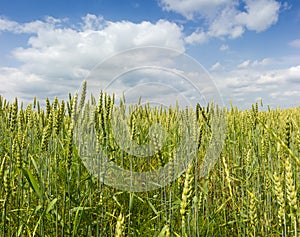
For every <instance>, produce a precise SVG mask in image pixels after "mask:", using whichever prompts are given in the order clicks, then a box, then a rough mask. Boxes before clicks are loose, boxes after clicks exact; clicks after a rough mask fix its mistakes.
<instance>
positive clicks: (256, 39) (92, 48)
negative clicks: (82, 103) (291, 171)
mask: <svg viewBox="0 0 300 237" xmlns="http://www.w3.org/2000/svg"><path fill="white" fill-rule="evenodd" d="M299 26H300V2H299V1H291V0H290V1H276V0H213V1H212V0H185V1H181V0H153V1H152V0H147V1H142V0H122V1H114V0H85V1H83V0H81V1H80V0H68V1H66V0H65V1H62V0H51V1H37V0H26V1H24V0H18V1H15V0H1V1H0V42H1V44H0V85H1V86H0V94H2V95H4V96H5V97H6V98H7V99H9V100H12V99H13V98H14V97H15V96H18V97H19V98H21V99H22V100H24V101H30V100H32V98H33V96H37V97H38V98H39V99H41V100H44V99H45V97H47V96H48V97H50V98H51V99H53V97H54V96H56V95H57V96H58V97H59V98H62V99H63V98H66V97H67V94H68V92H72V91H74V90H75V89H76V88H78V87H80V84H81V81H82V80H84V79H86V78H87V79H89V78H88V75H89V74H90V72H91V70H92V69H93V68H94V66H95V65H97V64H98V63H99V62H101V61H103V60H104V59H107V58H109V57H110V56H112V55H115V54H117V53H119V52H122V51H124V50H128V49H131V48H135V47H143V46H159V47H167V48H170V49H174V50H177V51H178V50H179V51H180V52H184V53H186V54H187V55H189V56H191V57H193V58H195V59H196V60H197V61H198V62H199V63H201V64H202V65H203V66H204V68H205V69H206V70H207V72H208V73H209V74H210V75H211V78H212V79H213V81H214V82H215V85H216V87H217V90H218V92H219V94H220V96H222V98H223V101H224V103H225V105H228V104H229V103H230V102H232V103H233V104H234V105H237V106H239V107H240V108H249V106H250V105H251V104H252V103H255V102H256V101H257V100H259V99H263V102H264V104H269V105H271V106H272V107H277V106H280V107H283V108H286V107H293V106H300V93H299V92H300V27H299ZM145 58H148V57H147V55H145ZM148 59H149V58H148ZM156 60H159V57H158V55H156ZM162 64H163V62H162ZM173 69H174V70H175V69H176V68H174V66H173ZM147 73H148V72H147ZM155 75H157V72H155ZM136 76H137V74H136V75H132V78H133V79H132V80H133V81H135V82H137V81H136V80H135V79H134V77H136ZM139 76H140V74H139ZM149 78H151V77H149ZM172 78H173V77H172ZM90 79H91V78H90ZM120 80H121V79H120ZM172 80H174V86H175V85H177V86H178V85H180V83H176V82H175V80H176V79H174V78H173V79H172ZM172 80H170V79H166V80H165V82H164V81H163V79H161V81H159V83H160V85H162V84H163V83H165V84H168V86H169V85H172ZM193 80H195V82H196V81H197V80H198V79H197V78H196V77H195V78H193ZM200 81H201V80H200ZM88 82H89V81H88ZM177 82H178V81H177ZM197 82H198V81H197ZM197 82H196V83H197ZM117 85H119V86H120V88H115V89H116V90H127V89H128V88H126V85H125V84H122V83H117ZM131 86H132V84H131ZM136 86H137V85H136ZM137 88H139V92H140V93H135V94H140V96H143V95H147V94H154V93H153V91H152V92H150V91H142V90H141V87H137ZM130 89H132V88H130ZM152 89H153V88H152ZM181 89H182V88H181ZM181 89H178V88H177V89H176V90H177V91H182V90H181ZM157 91H159V90H157ZM161 93H162V92H161ZM164 93H165V94H167V95H169V98H173V97H171V92H170V94H168V93H166V91H164ZM172 93H174V91H173V92H172ZM158 94H159V92H157V93H156V96H157V97H159V98H160V100H162V102H164V101H163V100H164V96H163V94H159V95H158ZM165 98H166V96H165ZM174 98H178V97H174Z"/></svg>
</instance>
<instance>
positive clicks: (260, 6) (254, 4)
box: [236, 0, 280, 32]
mask: <svg viewBox="0 0 300 237" xmlns="http://www.w3.org/2000/svg"><path fill="white" fill-rule="evenodd" d="M245 2H246V6H245V9H246V12H240V13H239V14H238V15H237V16H236V20H237V22H238V23H241V24H242V25H244V26H246V27H247V28H248V29H249V30H255V31H257V32H259V31H264V30H266V29H268V28H269V27H270V26H271V25H273V24H275V23H276V22H277V20H278V14H279V9H280V3H279V2H276V1H274V0H246V1H245Z"/></svg>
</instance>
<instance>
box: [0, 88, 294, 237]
mask: <svg viewBox="0 0 300 237" xmlns="http://www.w3.org/2000/svg"><path fill="white" fill-rule="evenodd" d="M114 100H115V99H114V96H113V95H108V94H106V93H105V92H101V93H100V95H99V98H98V99H97V101H94V103H95V104H96V110H95V111H94V114H95V118H94V119H95V131H96V133H97V144H99V146H100V147H101V148H102V149H105V151H106V152H107V153H108V154H109V158H110V159H114V162H115V163H116V164H117V165H118V166H120V167H123V168H124V169H131V170H135V171H146V170H155V169H157V168H158V167H160V166H163V165H165V164H166V163H168V162H170V161H171V160H172V159H174V157H175V156H176V152H174V147H175V146H176V144H177V143H178V139H180V138H178V137H180V135H179V134H180V127H181V124H180V119H179V118H180V117H182V116H185V114H189V116H194V117H195V118H196V120H195V121H196V123H195V124H193V125H192V126H196V127H197V129H198V130H199V131H200V132H199V134H197V136H196V137H192V138H191V139H194V141H196V142H197V158H196V159H194V160H193V161H192V162H190V163H189V164H188V167H187V169H186V171H185V172H184V173H183V174H182V175H181V176H180V177H178V178H176V179H175V181H174V182H172V183H170V184H168V185H166V186H164V187H162V188H160V189H156V190H150V191H144V192H131V191H123V190H121V189H116V188H114V187H111V186H109V185H105V184H103V182H101V181H100V180H99V179H98V178H97V177H95V176H93V175H92V174H91V173H90V172H89V170H88V169H87V168H86V166H85V165H84V164H83V163H82V160H81V157H80V154H79V150H78V146H77V144H76V143H75V142H74V127H75V126H74V117H75V116H76V111H78V110H80V109H81V110H84V108H86V107H85V103H86V102H85V101H86V100H85V92H83V93H82V94H81V96H79V95H77V94H75V95H69V99H68V100H66V101H64V100H59V99H58V98H51V100H50V99H46V101H45V108H44V107H42V106H41V105H40V103H41V102H39V101H37V100H36V99H33V101H32V103H30V104H28V105H26V106H24V105H23V103H22V102H21V101H18V99H17V98H16V99H15V101H14V102H13V103H9V102H8V101H7V100H5V98H3V97H1V96H0V135H1V139H0V209H1V213H0V236H151V237H152V236H159V237H163V236H192V237H193V236H298V235H300V226H299V224H300V203H299V199H300V185H299V181H300V107H298V108H291V109H285V110H282V109H271V108H268V107H265V106H264V105H262V104H260V103H256V104H254V105H253V106H252V108H251V109H249V110H239V109H238V108H236V107H234V106H231V108H229V109H224V112H225V115H226V135H225V140H224V145H223V147H222V150H221V153H220V155H219V157H218V160H217V162H216V164H215V165H214V167H213V168H212V169H211V170H210V171H209V173H208V174H207V175H206V176H200V175H199V173H200V170H201V168H202V161H203V157H204V156H205V152H206V150H207V148H208V145H209V143H210V138H211V135H212V134H211V129H210V127H211V119H210V118H211V113H212V109H211V107H210V106H205V107H204V106H203V107H202V106H200V105H197V106H196V107H195V108H186V109H180V108H178V107H169V108H167V109H166V108H162V107H155V108H150V107H149V106H147V105H143V106H142V105H139V104H136V105H131V107H130V108H131V109H130V108H129V115H130V116H129V117H128V120H127V121H126V122H127V124H128V127H129V130H130V131H129V136H130V139H132V140H135V141H136V142H137V143H138V144H147V143H149V138H148V137H147V134H148V129H149V124H152V123H154V122H158V123H159V124H161V125H162V126H163V127H165V128H166V129H167V131H168V137H167V140H166V142H165V144H164V146H162V147H159V146H158V145H157V143H154V150H155V153H154V154H153V155H151V156H149V157H148V158H147V159H146V160H143V159H135V157H134V156H133V155H130V154H128V153H126V152H125V151H124V149H122V148H121V147H120V146H119V145H118V143H117V141H116V139H115V137H114V136H113V131H112V125H111V123H112V119H111V116H112V109H113V107H114V106H117V105H115V101H114ZM170 172H172V171H170Z"/></svg>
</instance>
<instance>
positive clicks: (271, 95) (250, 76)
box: [211, 60, 300, 108]
mask: <svg viewBox="0 0 300 237" xmlns="http://www.w3.org/2000/svg"><path fill="white" fill-rule="evenodd" d="M257 61H259V60H257ZM261 61H263V60H261ZM245 62H247V61H245ZM254 62H255V61H254ZM248 64H249V66H248V67H246V68H243V67H242V68H236V69H232V70H229V71H226V70H222V71H218V70H216V71H212V72H211V73H212V76H213V78H214V79H215V81H216V84H217V85H218V87H219V88H220V92H221V95H222V96H223V98H226V100H227V101H226V102H227V103H229V101H233V102H234V104H236V105H238V106H240V107H241V108H248V107H249V106H250V105H251V103H254V102H255V101H256V99H257V98H258V97H261V98H262V99H263V102H264V104H269V105H271V106H272V107H277V106H278V104H281V105H282V106H283V107H286V106H289V107H290V106H299V100H300V93H299V91H300V65H296V66H290V67H286V68H281V69H269V68H264V67H253V66H252V64H253V63H251V61H249V63H248ZM274 99H278V100H274ZM279 100H280V101H279Z"/></svg>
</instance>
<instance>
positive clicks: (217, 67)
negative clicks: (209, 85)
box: [210, 62, 223, 71]
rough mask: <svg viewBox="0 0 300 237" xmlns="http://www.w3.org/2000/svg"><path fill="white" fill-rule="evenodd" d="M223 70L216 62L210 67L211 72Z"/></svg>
mask: <svg viewBox="0 0 300 237" xmlns="http://www.w3.org/2000/svg"><path fill="white" fill-rule="evenodd" d="M221 69H223V66H222V64H221V63H220V62H216V63H215V64H214V65H212V66H211V68H210V70H211V71H217V70H221Z"/></svg>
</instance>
